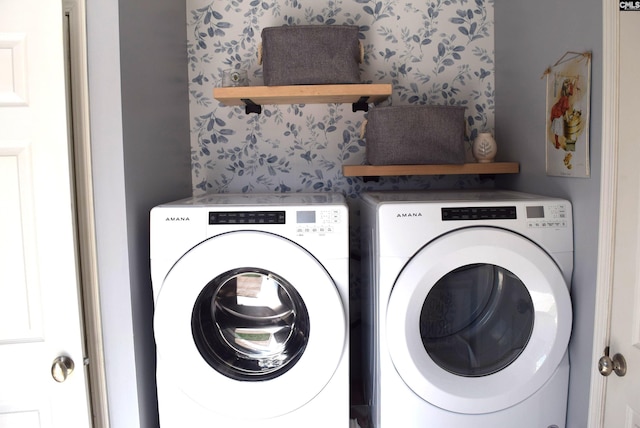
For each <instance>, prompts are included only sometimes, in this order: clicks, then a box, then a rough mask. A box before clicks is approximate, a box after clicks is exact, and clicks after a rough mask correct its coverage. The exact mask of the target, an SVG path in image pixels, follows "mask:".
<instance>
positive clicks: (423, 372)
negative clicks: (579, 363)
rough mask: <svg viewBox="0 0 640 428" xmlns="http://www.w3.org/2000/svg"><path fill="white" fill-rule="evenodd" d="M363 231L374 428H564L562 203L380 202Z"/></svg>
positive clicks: (566, 251) (450, 194)
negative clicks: (515, 427)
mask: <svg viewBox="0 0 640 428" xmlns="http://www.w3.org/2000/svg"><path fill="white" fill-rule="evenodd" d="M361 219H362V225H363V227H362V232H361V233H362V236H363V245H362V247H363V249H362V251H363V267H364V268H365V269H364V278H363V284H364V285H365V286H364V291H368V294H366V296H365V298H364V299H363V301H364V302H365V305H364V308H363V311H364V312H367V311H368V315H364V316H363V318H364V319H365V320H366V323H367V325H366V326H365V328H364V329H365V331H366V332H367V333H365V336H366V337H365V342H366V344H367V345H366V347H367V348H366V349H367V350H368V352H365V355H366V354H368V355H370V356H371V358H368V359H367V360H366V361H365V366H366V373H365V378H366V379H368V380H369V381H370V382H369V383H368V384H367V385H366V386H365V390H366V396H367V397H368V400H369V404H370V405H371V408H372V420H373V425H374V426H375V427H378V428H395V427H403V428H410V427H423V426H429V427H430V428H463V427H464V428H467V427H470V426H473V427H475V428H494V427H511V426H517V427H518V428H546V427H549V428H551V427H553V428H560V427H564V426H565V417H566V406H567V392H568V380H569V359H568V354H567V346H568V342H569V337H570V334H571V324H572V307H571V301H570V296H569V284H570V283H571V275H572V271H573V232H572V230H573V227H572V208H571V204H570V203H569V202H568V201H566V200H562V199H554V198H548V197H543V196H537V195H530V194H525V193H519V192H511V191H500V190H488V191H429V192H425V191H422V192H392V193H385V192H377V193H368V194H364V195H363V204H362V215H361Z"/></svg>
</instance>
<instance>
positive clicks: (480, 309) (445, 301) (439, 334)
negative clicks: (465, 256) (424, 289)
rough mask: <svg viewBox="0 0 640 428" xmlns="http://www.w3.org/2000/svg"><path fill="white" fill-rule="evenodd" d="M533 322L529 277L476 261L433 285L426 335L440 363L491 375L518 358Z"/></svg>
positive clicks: (423, 321)
mask: <svg viewBox="0 0 640 428" xmlns="http://www.w3.org/2000/svg"><path fill="white" fill-rule="evenodd" d="M533 323H534V312H533V301H532V300H531V295H530V294H529V292H528V291H527V287H526V286H525V285H524V283H523V282H522V281H521V280H520V279H519V278H518V277H517V276H515V275H514V274H513V273H511V272H509V271H508V270H506V269H504V268H502V267H500V266H496V265H491V264H480V263H476V264H471V265H466V266H462V267H459V268H457V269H455V270H453V271H452V272H450V273H448V274H446V275H445V276H443V277H442V278H441V279H440V280H439V281H438V282H436V284H435V285H434V286H433V288H432V289H431V291H429V294H427V298H426V299H425V301H424V304H423V305H422V311H421V313H420V337H421V338H422V343H423V345H424V348H425V349H426V351H427V353H428V354H429V356H430V357H431V359H432V360H433V361H434V362H435V363H436V364H437V365H438V366H440V367H442V368H443V369H445V370H447V371H448V372H451V373H453V374H456V375H459V376H485V375H489V374H492V373H495V372H497V371H500V370H502V369H503V368H505V367H507V366H508V365H509V364H511V363H512V362H513V361H515V359H516V358H518V356H519V355H520V354H521V353H522V351H523V350H524V348H525V347H526V345H527V343H528V342H529V338H530V337H531V332H532V331H533Z"/></svg>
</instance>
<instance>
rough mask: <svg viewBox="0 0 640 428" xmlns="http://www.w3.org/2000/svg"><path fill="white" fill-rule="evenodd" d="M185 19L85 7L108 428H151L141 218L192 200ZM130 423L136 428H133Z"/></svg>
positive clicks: (124, 7)
mask: <svg viewBox="0 0 640 428" xmlns="http://www.w3.org/2000/svg"><path fill="white" fill-rule="evenodd" d="M185 14H186V11H185V7H184V4H183V3H181V2H175V1H172V0H127V1H122V2H118V1H117V0H101V1H97V0H87V26H88V42H89V47H88V49H89V86H90V88H89V90H90V103H91V104H90V109H91V127H92V130H91V132H92V135H91V138H92V148H93V157H94V158H93V169H94V186H95V197H96V201H95V207H96V228H97V231H96V233H97V241H98V269H99V272H98V274H99V280H100V297H101V306H102V315H103V327H104V347H105V356H106V364H107V388H108V399H109V406H110V408H109V415H110V418H111V422H112V426H113V427H132V426H140V427H156V426H158V421H157V400H156V394H155V347H154V342H153V330H152V313H153V301H152V296H151V283H150V278H149V244H148V242H149V220H148V219H149V210H150V209H151V208H152V207H153V206H155V205H157V204H159V203H162V202H167V201H170V200H174V199H179V198H183V197H187V196H191V161H190V146H189V118H188V111H189V106H188V85H187V67H186V64H187V58H186V53H187V51H186V34H185V22H186V16H185ZM134 421H138V423H137V424H136V423H135V422H134Z"/></svg>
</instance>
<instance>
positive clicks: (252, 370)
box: [191, 268, 309, 381]
mask: <svg viewBox="0 0 640 428" xmlns="http://www.w3.org/2000/svg"><path fill="white" fill-rule="evenodd" d="M191 330H192V334H193V338H194V341H195V343H196V346H197V348H198V351H200V354H201V355H202V357H203V358H204V359H205V360H206V361H207V363H208V364H209V365H210V366H211V367H213V368H214V369H216V370H218V371H219V372H220V373H222V374H224V375H225V376H228V377H230V378H233V379H237V380H247V381H261V380H268V379H273V378H275V377H277V376H280V375H282V374H283V373H285V372H286V371H287V370H289V369H290V368H291V367H292V366H293V365H294V364H295V363H296V361H298V359H299V358H300V357H301V356H302V353H303V352H304V350H305V348H306V345H307V342H308V340H309V315H308V313H307V308H306V306H305V304H304V301H303V300H302V297H300V294H299V293H298V292H297V291H296V289H295V288H294V287H293V286H292V285H291V284H290V283H289V282H288V281H287V280H286V279H284V278H281V277H279V276H278V275H277V274H275V273H272V272H268V271H265V270H263V269H257V268H242V269H234V270H231V271H228V272H225V273H223V274H221V275H218V276H217V277H216V278H214V279H213V280H212V281H211V282H210V283H209V284H207V286H206V287H205V288H204V289H203V290H202V293H200V295H199V296H198V299H197V300H196V303H195V305H194V310H193V316H192V320H191Z"/></svg>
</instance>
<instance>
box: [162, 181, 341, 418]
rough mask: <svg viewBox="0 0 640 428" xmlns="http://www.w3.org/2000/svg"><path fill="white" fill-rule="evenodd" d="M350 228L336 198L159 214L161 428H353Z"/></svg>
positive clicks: (174, 207) (230, 201)
mask: <svg viewBox="0 0 640 428" xmlns="http://www.w3.org/2000/svg"><path fill="white" fill-rule="evenodd" d="M348 220H349V218H348V211H347V206H346V203H345V200H344V198H343V197H342V196H341V195H338V194H299V193H296V194H275V195H274V194H269V195H258V194H255V195H244V194H243V195H234V194H220V195H207V196H202V197H197V198H190V199H185V200H181V201H177V202H173V203H169V204H165V205H160V206H158V207H155V208H153V209H152V210H151V279H152V284H153V295H154V301H155V312H154V322H153V327H154V334H155V339H156V348H157V372H156V380H157V391H158V406H159V413H160V424H161V426H162V427H164V428H172V427H182V426H193V427H196V426H214V427H234V428H236V427H237V428H244V427H256V426H259V427H261V428H271V427H278V428H283V427H284V428H287V427H299V426H308V424H309V423H310V421H313V422H314V423H318V424H320V425H319V426H330V427H348V426H349V370H348V369H349V347H348V339H349V329H348V307H349V306H348V297H349V296H348V294H349V286H348V281H349V267H348V265H349V253H348V238H349V234H348Z"/></svg>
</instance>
